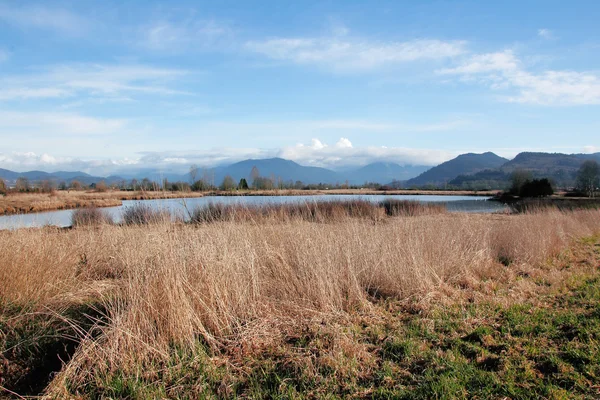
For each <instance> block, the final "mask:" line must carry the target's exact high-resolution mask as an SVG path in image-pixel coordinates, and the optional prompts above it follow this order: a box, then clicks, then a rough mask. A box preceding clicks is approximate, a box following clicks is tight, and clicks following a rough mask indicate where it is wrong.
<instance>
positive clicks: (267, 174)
mask: <svg viewBox="0 0 600 400" xmlns="http://www.w3.org/2000/svg"><path fill="white" fill-rule="evenodd" d="M585 160H596V161H599V162H600V153H595V154H561V153H533V152H525V153H520V154H518V155H517V156H516V157H515V158H514V159H512V160H510V161H509V160H507V159H505V158H502V157H499V156H497V155H496V154H494V153H491V152H488V153H483V154H474V153H468V154H462V155H460V156H458V157H456V158H454V159H452V160H450V161H446V162H444V163H442V164H440V165H438V166H436V167H433V168H430V169H427V167H425V166H420V165H405V166H402V165H399V164H395V163H390V162H375V163H371V164H368V165H365V166H363V167H360V168H357V169H354V170H346V171H342V172H336V171H332V170H330V169H326V168H319V167H309V166H303V165H300V164H298V163H296V162H294V161H290V160H284V159H282V158H269V159H260V160H244V161H240V162H237V163H234V164H231V165H227V166H219V167H215V168H205V169H201V170H200V171H199V174H198V176H197V179H202V177H203V175H205V176H207V177H208V179H209V180H210V181H211V182H212V183H214V184H215V185H217V186H218V185H220V184H221V182H222V181H223V178H224V177H225V176H227V175H230V176H232V177H233V178H234V179H235V180H236V181H239V180H240V179H241V178H246V179H247V180H248V182H249V183H250V181H251V177H250V173H251V171H252V168H253V167H256V168H258V170H259V173H260V176H261V177H264V178H271V177H273V178H276V179H281V180H283V181H284V182H289V181H293V182H296V181H302V182H303V183H304V184H317V183H324V184H336V183H340V184H341V183H345V182H346V181H348V182H349V183H350V184H353V185H360V184H363V183H365V182H377V183H381V184H389V183H391V182H392V181H403V185H402V186H404V187H413V186H426V185H434V186H438V187H439V186H445V185H449V186H455V187H464V188H491V189H496V188H503V187H506V185H507V184H508V183H509V182H510V174H511V173H512V172H513V171H515V170H527V171H531V173H532V175H533V176H534V177H536V178H550V179H551V180H553V182H555V184H557V185H558V186H563V187H564V186H572V184H573V182H574V180H575V177H576V174H577V171H578V169H579V167H580V166H581V164H582V163H583V162H584V161H585ZM417 175H418V176H417ZM21 176H22V177H26V178H27V179H28V180H29V181H30V182H32V183H36V182H40V181H44V180H50V181H54V182H56V183H60V182H66V183H70V182H72V181H73V180H77V181H79V182H81V183H83V184H85V185H90V184H92V183H98V182H100V181H105V182H107V183H120V182H122V181H130V180H131V179H133V178H135V179H137V180H142V179H143V178H148V179H150V180H152V181H155V182H161V181H162V180H163V179H165V178H166V179H168V180H169V181H170V182H176V181H185V182H190V181H191V179H190V175H189V173H179V172H177V171H164V170H159V169H151V168H146V169H139V170H129V171H121V172H120V173H118V174H115V175H111V176H109V177H100V176H92V175H90V174H87V173H85V172H81V171H57V172H52V173H48V172H44V171H28V172H22V173H20V172H14V171H10V170H7V169H1V168H0V178H2V179H4V180H6V181H7V182H8V183H9V184H14V182H15V181H16V179H17V178H19V177H21ZM407 179H408V180H407Z"/></svg>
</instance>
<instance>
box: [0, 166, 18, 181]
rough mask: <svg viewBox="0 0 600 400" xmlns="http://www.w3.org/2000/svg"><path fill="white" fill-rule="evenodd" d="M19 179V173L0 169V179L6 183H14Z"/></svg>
mask: <svg viewBox="0 0 600 400" xmlns="http://www.w3.org/2000/svg"><path fill="white" fill-rule="evenodd" d="M18 177H19V173H18V172H14V171H10V170H8V169H2V168H0V178H2V179H4V180H6V181H14V180H16V179H17V178H18Z"/></svg>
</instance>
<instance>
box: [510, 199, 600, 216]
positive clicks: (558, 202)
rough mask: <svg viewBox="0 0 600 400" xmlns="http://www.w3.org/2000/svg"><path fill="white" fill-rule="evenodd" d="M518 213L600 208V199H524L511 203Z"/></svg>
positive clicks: (514, 210)
mask: <svg viewBox="0 0 600 400" xmlns="http://www.w3.org/2000/svg"><path fill="white" fill-rule="evenodd" d="M510 208H511V210H512V211H513V212H514V213H517V214H524V213H535V212H540V211H545V210H560V211H574V210H581V209H591V210H598V209H600V199H569V198H554V197H549V198H538V199H522V200H519V201H516V202H514V203H512V204H511V205H510Z"/></svg>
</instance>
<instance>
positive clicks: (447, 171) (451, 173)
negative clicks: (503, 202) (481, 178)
mask: <svg viewBox="0 0 600 400" xmlns="http://www.w3.org/2000/svg"><path fill="white" fill-rule="evenodd" d="M507 161H508V160H507V159H506V158H503V157H500V156H498V155H496V154H494V153H492V152H487V153H483V154H475V153H467V154H461V155H460V156H458V157H456V158H453V159H452V160H450V161H446V162H445V163H442V164H440V165H438V166H437V167H433V168H431V169H429V170H427V171H425V172H423V173H422V174H421V175H419V176H417V177H416V178H413V179H409V180H408V181H407V182H406V186H407V187H411V186H424V185H434V186H441V185H445V184H447V183H448V182H449V181H451V180H452V179H454V178H456V177H457V176H459V175H468V174H474V173H476V172H479V171H483V170H485V169H496V168H499V167H500V166H502V165H503V164H504V163H506V162H507Z"/></svg>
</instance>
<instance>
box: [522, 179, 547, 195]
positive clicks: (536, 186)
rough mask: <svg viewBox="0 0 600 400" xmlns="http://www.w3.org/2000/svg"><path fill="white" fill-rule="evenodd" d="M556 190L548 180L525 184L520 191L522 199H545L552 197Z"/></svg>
mask: <svg viewBox="0 0 600 400" xmlns="http://www.w3.org/2000/svg"><path fill="white" fill-rule="evenodd" d="M553 194H554V190H553V189H552V184H551V183H550V181H549V180H548V179H545V178H544V179H534V180H531V181H527V182H525V183H524V184H523V185H522V186H521V189H520V190H519V196H520V197H545V196H552V195H553Z"/></svg>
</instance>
